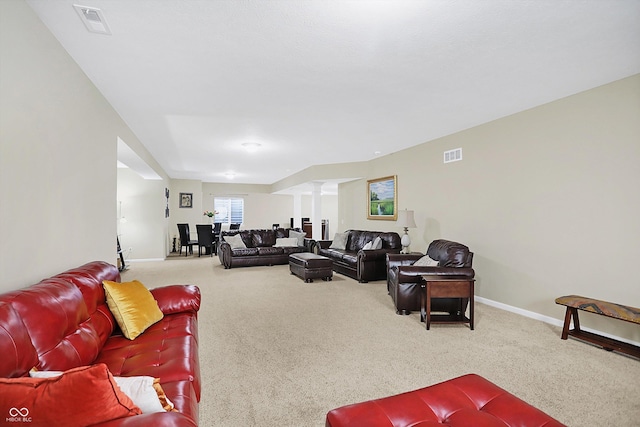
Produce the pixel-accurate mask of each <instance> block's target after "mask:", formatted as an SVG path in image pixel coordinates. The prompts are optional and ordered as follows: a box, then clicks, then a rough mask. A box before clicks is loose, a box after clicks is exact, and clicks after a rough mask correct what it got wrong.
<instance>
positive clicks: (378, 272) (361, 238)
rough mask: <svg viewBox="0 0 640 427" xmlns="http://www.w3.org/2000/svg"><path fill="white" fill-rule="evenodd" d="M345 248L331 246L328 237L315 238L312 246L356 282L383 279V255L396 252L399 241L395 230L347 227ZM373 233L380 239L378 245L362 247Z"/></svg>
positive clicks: (371, 239) (334, 267) (384, 277)
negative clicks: (372, 248) (380, 243)
mask: <svg viewBox="0 0 640 427" xmlns="http://www.w3.org/2000/svg"><path fill="white" fill-rule="evenodd" d="M346 233H348V238H347V244H346V247H345V249H332V248H329V246H331V243H332V240H318V241H317V242H315V244H314V248H313V250H314V251H315V252H316V253H317V254H318V255H323V256H326V257H327V258H329V259H331V260H332V261H333V271H335V272H336V273H340V274H344V275H346V276H349V277H351V278H353V279H356V280H357V281H358V282H360V283H366V282H368V281H370V280H383V279H386V277H387V266H386V255H387V254H397V253H400V250H401V249H402V244H401V243H400V236H399V235H398V233H395V232H381V231H362V230H347V231H346ZM376 237H380V239H382V249H374V250H362V248H363V247H364V245H366V244H367V243H368V242H372V241H373V240H375V238H376Z"/></svg>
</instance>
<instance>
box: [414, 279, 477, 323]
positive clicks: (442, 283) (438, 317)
mask: <svg viewBox="0 0 640 427" xmlns="http://www.w3.org/2000/svg"><path fill="white" fill-rule="evenodd" d="M474 283H475V279H440V278H438V277H436V276H422V288H423V289H424V292H422V297H421V300H422V311H421V314H420V320H421V321H423V322H425V323H426V328H427V330H429V329H430V328H431V323H468V324H469V328H470V329H471V330H472V331H473V309H474V301H473V299H474V298H473V297H474ZM432 298H468V299H469V317H468V318H467V317H466V316H465V313H463V312H461V313H460V315H451V314H431V299H432Z"/></svg>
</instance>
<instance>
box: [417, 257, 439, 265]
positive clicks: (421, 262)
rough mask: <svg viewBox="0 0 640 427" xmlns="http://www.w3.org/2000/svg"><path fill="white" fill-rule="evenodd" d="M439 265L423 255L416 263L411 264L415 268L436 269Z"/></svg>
mask: <svg viewBox="0 0 640 427" xmlns="http://www.w3.org/2000/svg"><path fill="white" fill-rule="evenodd" d="M439 264H440V262H439V261H436V260H435V259H431V257H430V256H429V255H425V256H423V257H422V258H420V259H419V260H417V261H416V262H414V263H413V265H414V266H416V267H437V266H438V265H439Z"/></svg>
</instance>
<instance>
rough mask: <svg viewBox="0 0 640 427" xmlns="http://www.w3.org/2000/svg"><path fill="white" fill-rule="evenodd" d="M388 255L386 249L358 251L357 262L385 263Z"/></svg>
mask: <svg viewBox="0 0 640 427" xmlns="http://www.w3.org/2000/svg"><path fill="white" fill-rule="evenodd" d="M388 253H389V251H388V250H386V249H373V250H366V251H365V250H362V249H360V250H359V251H358V260H361V261H362V262H369V261H379V260H380V259H384V260H385V262H386V259H387V254H388Z"/></svg>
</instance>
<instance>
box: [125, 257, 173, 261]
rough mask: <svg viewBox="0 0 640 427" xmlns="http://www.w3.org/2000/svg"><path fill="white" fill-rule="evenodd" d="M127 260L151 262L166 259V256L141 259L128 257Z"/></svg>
mask: <svg viewBox="0 0 640 427" xmlns="http://www.w3.org/2000/svg"><path fill="white" fill-rule="evenodd" d="M125 261H127V262H151V261H164V258H140V259H127V260H125Z"/></svg>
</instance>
